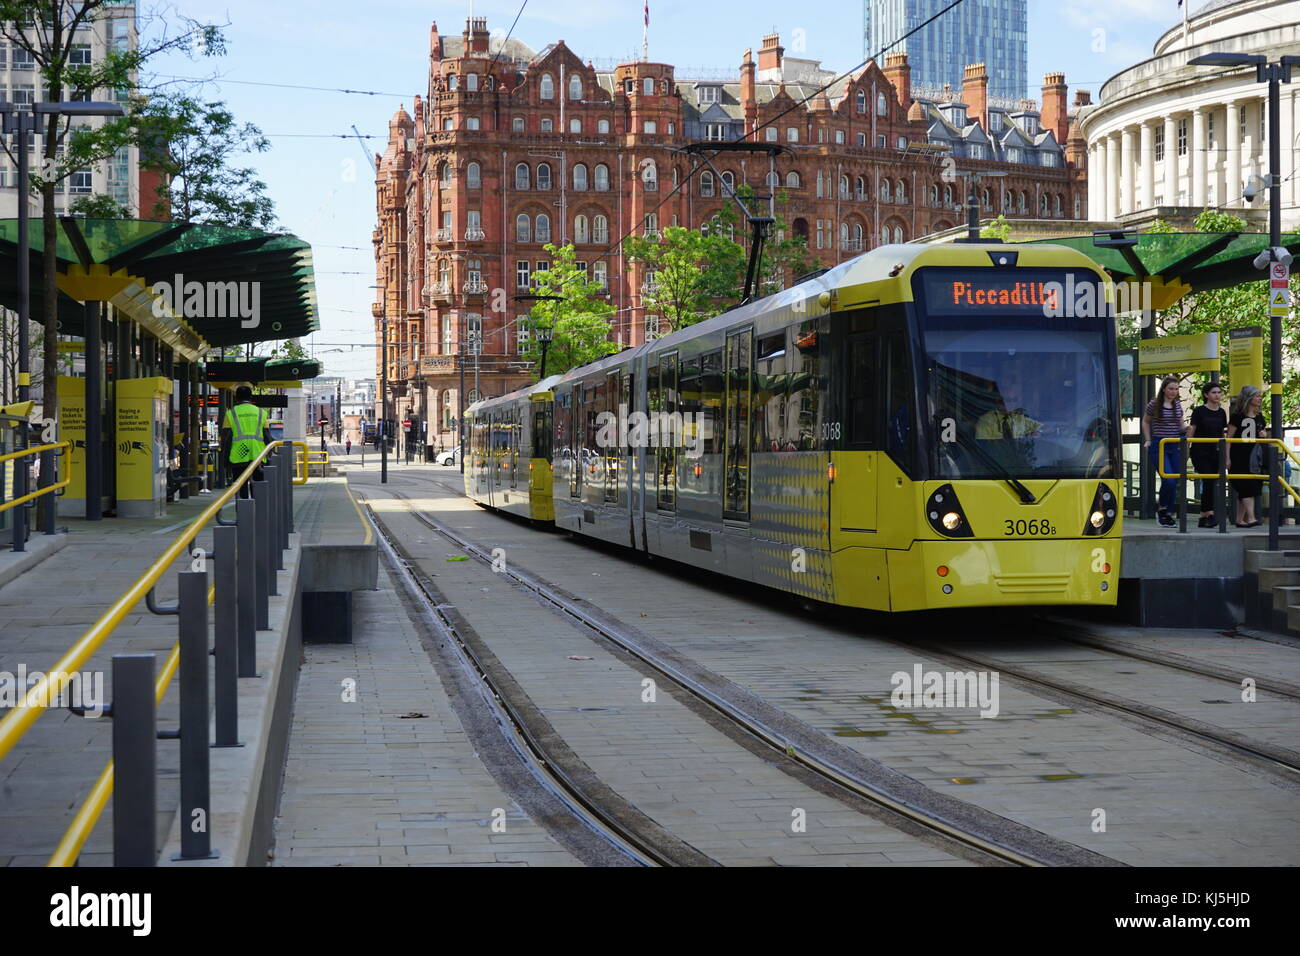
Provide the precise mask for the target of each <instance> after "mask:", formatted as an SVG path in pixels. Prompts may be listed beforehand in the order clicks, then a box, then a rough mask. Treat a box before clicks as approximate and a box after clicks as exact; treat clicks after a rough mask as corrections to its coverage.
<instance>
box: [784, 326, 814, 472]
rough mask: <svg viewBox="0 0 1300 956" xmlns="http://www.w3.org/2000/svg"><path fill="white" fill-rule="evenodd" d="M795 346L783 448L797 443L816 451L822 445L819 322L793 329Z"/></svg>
mask: <svg viewBox="0 0 1300 956" xmlns="http://www.w3.org/2000/svg"><path fill="white" fill-rule="evenodd" d="M791 334H792V336H793V339H794V341H793V343H792V345H793V348H792V349H791V350H790V352H789V355H790V358H789V359H788V360H787V363H786V368H787V371H788V373H789V376H790V378H789V383H788V385H787V386H786V414H785V419H786V420H785V438H784V441H783V442H782V447H786V446H787V445H794V447H795V448H796V449H798V450H799V451H813V450H815V449H817V448H820V447H821V439H820V436H819V432H820V419H821V393H822V389H823V387H824V384H823V383H822V381H821V360H820V356H819V353H818V349H819V345H818V336H817V322H816V320H815V319H810V320H809V321H807V322H801V323H799V325H797V326H795V327H794V328H793V329H791Z"/></svg>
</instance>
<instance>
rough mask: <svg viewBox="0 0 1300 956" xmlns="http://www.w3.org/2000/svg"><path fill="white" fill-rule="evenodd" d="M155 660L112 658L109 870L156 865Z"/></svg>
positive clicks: (149, 657) (139, 656)
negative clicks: (111, 786) (111, 852)
mask: <svg viewBox="0 0 1300 956" xmlns="http://www.w3.org/2000/svg"><path fill="white" fill-rule="evenodd" d="M154 664H155V660H154V655H153V654H114V655H113V718H112V719H113V865H114V866H156V865H157V864H158V831H157V827H158V820H157V816H158V791H157V775H158V739H157V734H158V723H157V720H158V705H157V701H156V698H155V697H154V689H153V681H154V673H153V672H154Z"/></svg>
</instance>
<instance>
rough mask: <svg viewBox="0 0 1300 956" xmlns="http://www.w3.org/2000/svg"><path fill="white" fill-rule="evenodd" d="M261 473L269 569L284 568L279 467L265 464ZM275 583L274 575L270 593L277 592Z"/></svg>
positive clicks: (278, 569)
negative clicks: (269, 539)
mask: <svg viewBox="0 0 1300 956" xmlns="http://www.w3.org/2000/svg"><path fill="white" fill-rule="evenodd" d="M262 474H263V475H265V476H266V494H267V503H268V504H269V505H270V507H269V508H268V509H267V513H266V517H267V519H268V520H267V523H268V525H269V527H268V529H267V530H268V531H269V532H270V538H271V550H270V555H271V570H272V571H273V572H274V571H283V570H284V552H283V551H281V550H280V517H281V516H280V469H279V468H277V467H276V466H275V465H267V466H266V467H264V468H263V469H262ZM277 584H278V582H277V581H276V579H275V577H274V575H272V577H271V593H272V594H275V593H277V587H276V586H277Z"/></svg>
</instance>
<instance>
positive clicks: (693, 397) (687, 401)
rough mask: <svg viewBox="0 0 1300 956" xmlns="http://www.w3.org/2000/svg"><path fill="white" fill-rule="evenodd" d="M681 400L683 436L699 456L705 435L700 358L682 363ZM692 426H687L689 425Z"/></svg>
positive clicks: (689, 446) (686, 444) (688, 446)
mask: <svg viewBox="0 0 1300 956" xmlns="http://www.w3.org/2000/svg"><path fill="white" fill-rule="evenodd" d="M681 376H682V381H681V390H680V392H679V394H680V396H681V398H680V401H679V404H678V407H679V408H680V409H681V412H682V435H683V436H686V437H684V439H683V440H684V442H685V447H686V448H687V449H693V450H694V451H695V453H696V454H699V453H700V452H701V451H702V450H703V449H702V448H701V447H700V445H699V444H698V443H699V442H700V440H701V438H700V436H701V435H702V433H703V421H704V415H703V408H704V403H703V401H702V395H701V394H700V389H701V382H700V360H699V359H698V358H693V359H685V360H683V361H682V368H681ZM688 422H689V423H690V424H687V423H688Z"/></svg>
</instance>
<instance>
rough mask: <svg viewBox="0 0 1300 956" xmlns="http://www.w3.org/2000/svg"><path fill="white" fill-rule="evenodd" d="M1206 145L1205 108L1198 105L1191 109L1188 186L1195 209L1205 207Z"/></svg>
mask: <svg viewBox="0 0 1300 956" xmlns="http://www.w3.org/2000/svg"><path fill="white" fill-rule="evenodd" d="M1206 145H1207V137H1206V135H1205V110H1203V109H1201V108H1200V107H1199V106H1198V107H1197V108H1196V109H1194V110H1192V181H1191V183H1190V187H1189V188H1190V192H1191V197H1192V205H1193V206H1195V207H1196V208H1197V209H1204V208H1205V157H1206V152H1205V149H1206Z"/></svg>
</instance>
